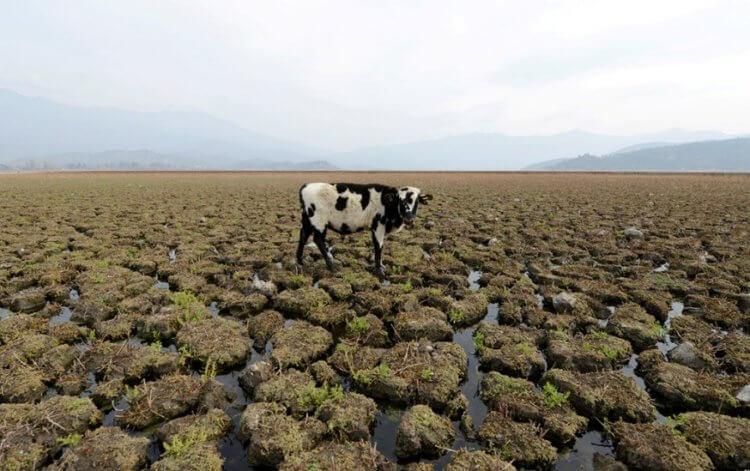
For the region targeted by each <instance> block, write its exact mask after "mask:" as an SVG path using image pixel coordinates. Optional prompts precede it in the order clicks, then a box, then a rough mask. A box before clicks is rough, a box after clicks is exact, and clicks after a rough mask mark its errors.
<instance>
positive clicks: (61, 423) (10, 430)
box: [0, 396, 102, 470]
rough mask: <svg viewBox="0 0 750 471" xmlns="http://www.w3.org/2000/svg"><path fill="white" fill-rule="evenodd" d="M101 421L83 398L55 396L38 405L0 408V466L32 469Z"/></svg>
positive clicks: (2, 406) (6, 405)
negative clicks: (0, 441) (0, 439)
mask: <svg viewBox="0 0 750 471" xmlns="http://www.w3.org/2000/svg"><path fill="white" fill-rule="evenodd" d="M101 420H102V414H101V412H99V409H97V408H96V406H95V405H94V403H93V402H91V400H89V399H86V398H78V397H70V396H54V397H51V398H50V399H47V400H46V401H42V402H40V403H39V404H37V405H32V404H0V437H3V438H2V446H0V464H2V466H4V467H5V469H10V470H16V469H19V470H20V469H35V468H37V467H38V466H40V465H42V464H44V463H46V462H47V461H48V460H49V459H51V458H52V456H54V455H55V454H57V452H58V451H59V450H60V449H61V448H62V447H63V443H66V442H73V441H76V440H78V439H80V436H81V435H83V433H84V432H85V431H86V430H87V429H88V428H90V427H92V426H95V425H98V424H99V423H101ZM51 421H52V422H54V425H53V424H52V422H51Z"/></svg>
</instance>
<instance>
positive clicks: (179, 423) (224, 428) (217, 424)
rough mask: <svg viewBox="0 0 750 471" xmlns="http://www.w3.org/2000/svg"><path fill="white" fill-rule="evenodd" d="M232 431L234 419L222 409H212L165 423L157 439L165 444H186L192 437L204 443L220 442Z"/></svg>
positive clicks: (157, 433)
mask: <svg viewBox="0 0 750 471" xmlns="http://www.w3.org/2000/svg"><path fill="white" fill-rule="evenodd" d="M231 430H232V419H231V418H230V417H229V416H228V415H227V414H226V412H224V411H223V410H221V409H211V410H209V411H208V412H207V413H205V414H201V415H188V416H185V417H180V418H177V419H174V420H170V421H169V422H167V423H165V424H164V425H162V426H161V427H159V429H158V430H157V431H156V437H157V438H158V439H159V440H160V441H162V442H165V443H168V444H174V443H175V441H178V442H185V441H188V440H190V439H191V437H200V439H201V440H202V441H212V440H219V439H221V438H223V437H224V436H226V435H227V434H228V433H229V432H230V431H231Z"/></svg>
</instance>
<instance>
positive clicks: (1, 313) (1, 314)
mask: <svg viewBox="0 0 750 471" xmlns="http://www.w3.org/2000/svg"><path fill="white" fill-rule="evenodd" d="M12 314H13V313H12V312H10V310H9V309H5V308H2V307H0V320H3V319H7V318H8V317H10V316H11V315H12Z"/></svg>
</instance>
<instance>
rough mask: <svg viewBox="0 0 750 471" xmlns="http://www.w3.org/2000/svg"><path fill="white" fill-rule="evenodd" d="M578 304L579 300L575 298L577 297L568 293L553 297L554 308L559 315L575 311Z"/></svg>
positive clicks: (564, 292)
mask: <svg viewBox="0 0 750 471" xmlns="http://www.w3.org/2000/svg"><path fill="white" fill-rule="evenodd" d="M577 303H578V299H577V298H576V297H575V295H573V294H571V293H568V292H566V291H563V292H562V293H559V294H557V295H555V296H553V297H552V307H554V308H555V312H557V313H558V314H565V313H567V312H573V309H575V306H576V304H577Z"/></svg>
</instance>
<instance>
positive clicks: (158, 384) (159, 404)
mask: <svg viewBox="0 0 750 471" xmlns="http://www.w3.org/2000/svg"><path fill="white" fill-rule="evenodd" d="M200 396H201V385H200V382H199V381H198V379H197V378H194V377H192V376H185V375H170V376H165V377H164V378H162V379H159V380H156V381H150V382H147V383H143V384H140V385H138V386H135V387H133V388H129V389H127V390H126V399H127V401H128V404H129V405H130V408H129V409H128V410H127V411H125V412H124V413H123V414H122V415H120V416H117V417H116V420H117V423H119V424H122V425H125V426H127V427H131V428H135V429H143V428H146V427H148V426H150V425H154V424H157V423H159V422H162V421H165V420H170V419H173V418H175V417H179V416H181V415H183V414H186V413H187V412H190V411H191V410H192V409H193V408H194V407H195V406H196V405H197V404H198V401H199V400H200Z"/></svg>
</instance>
